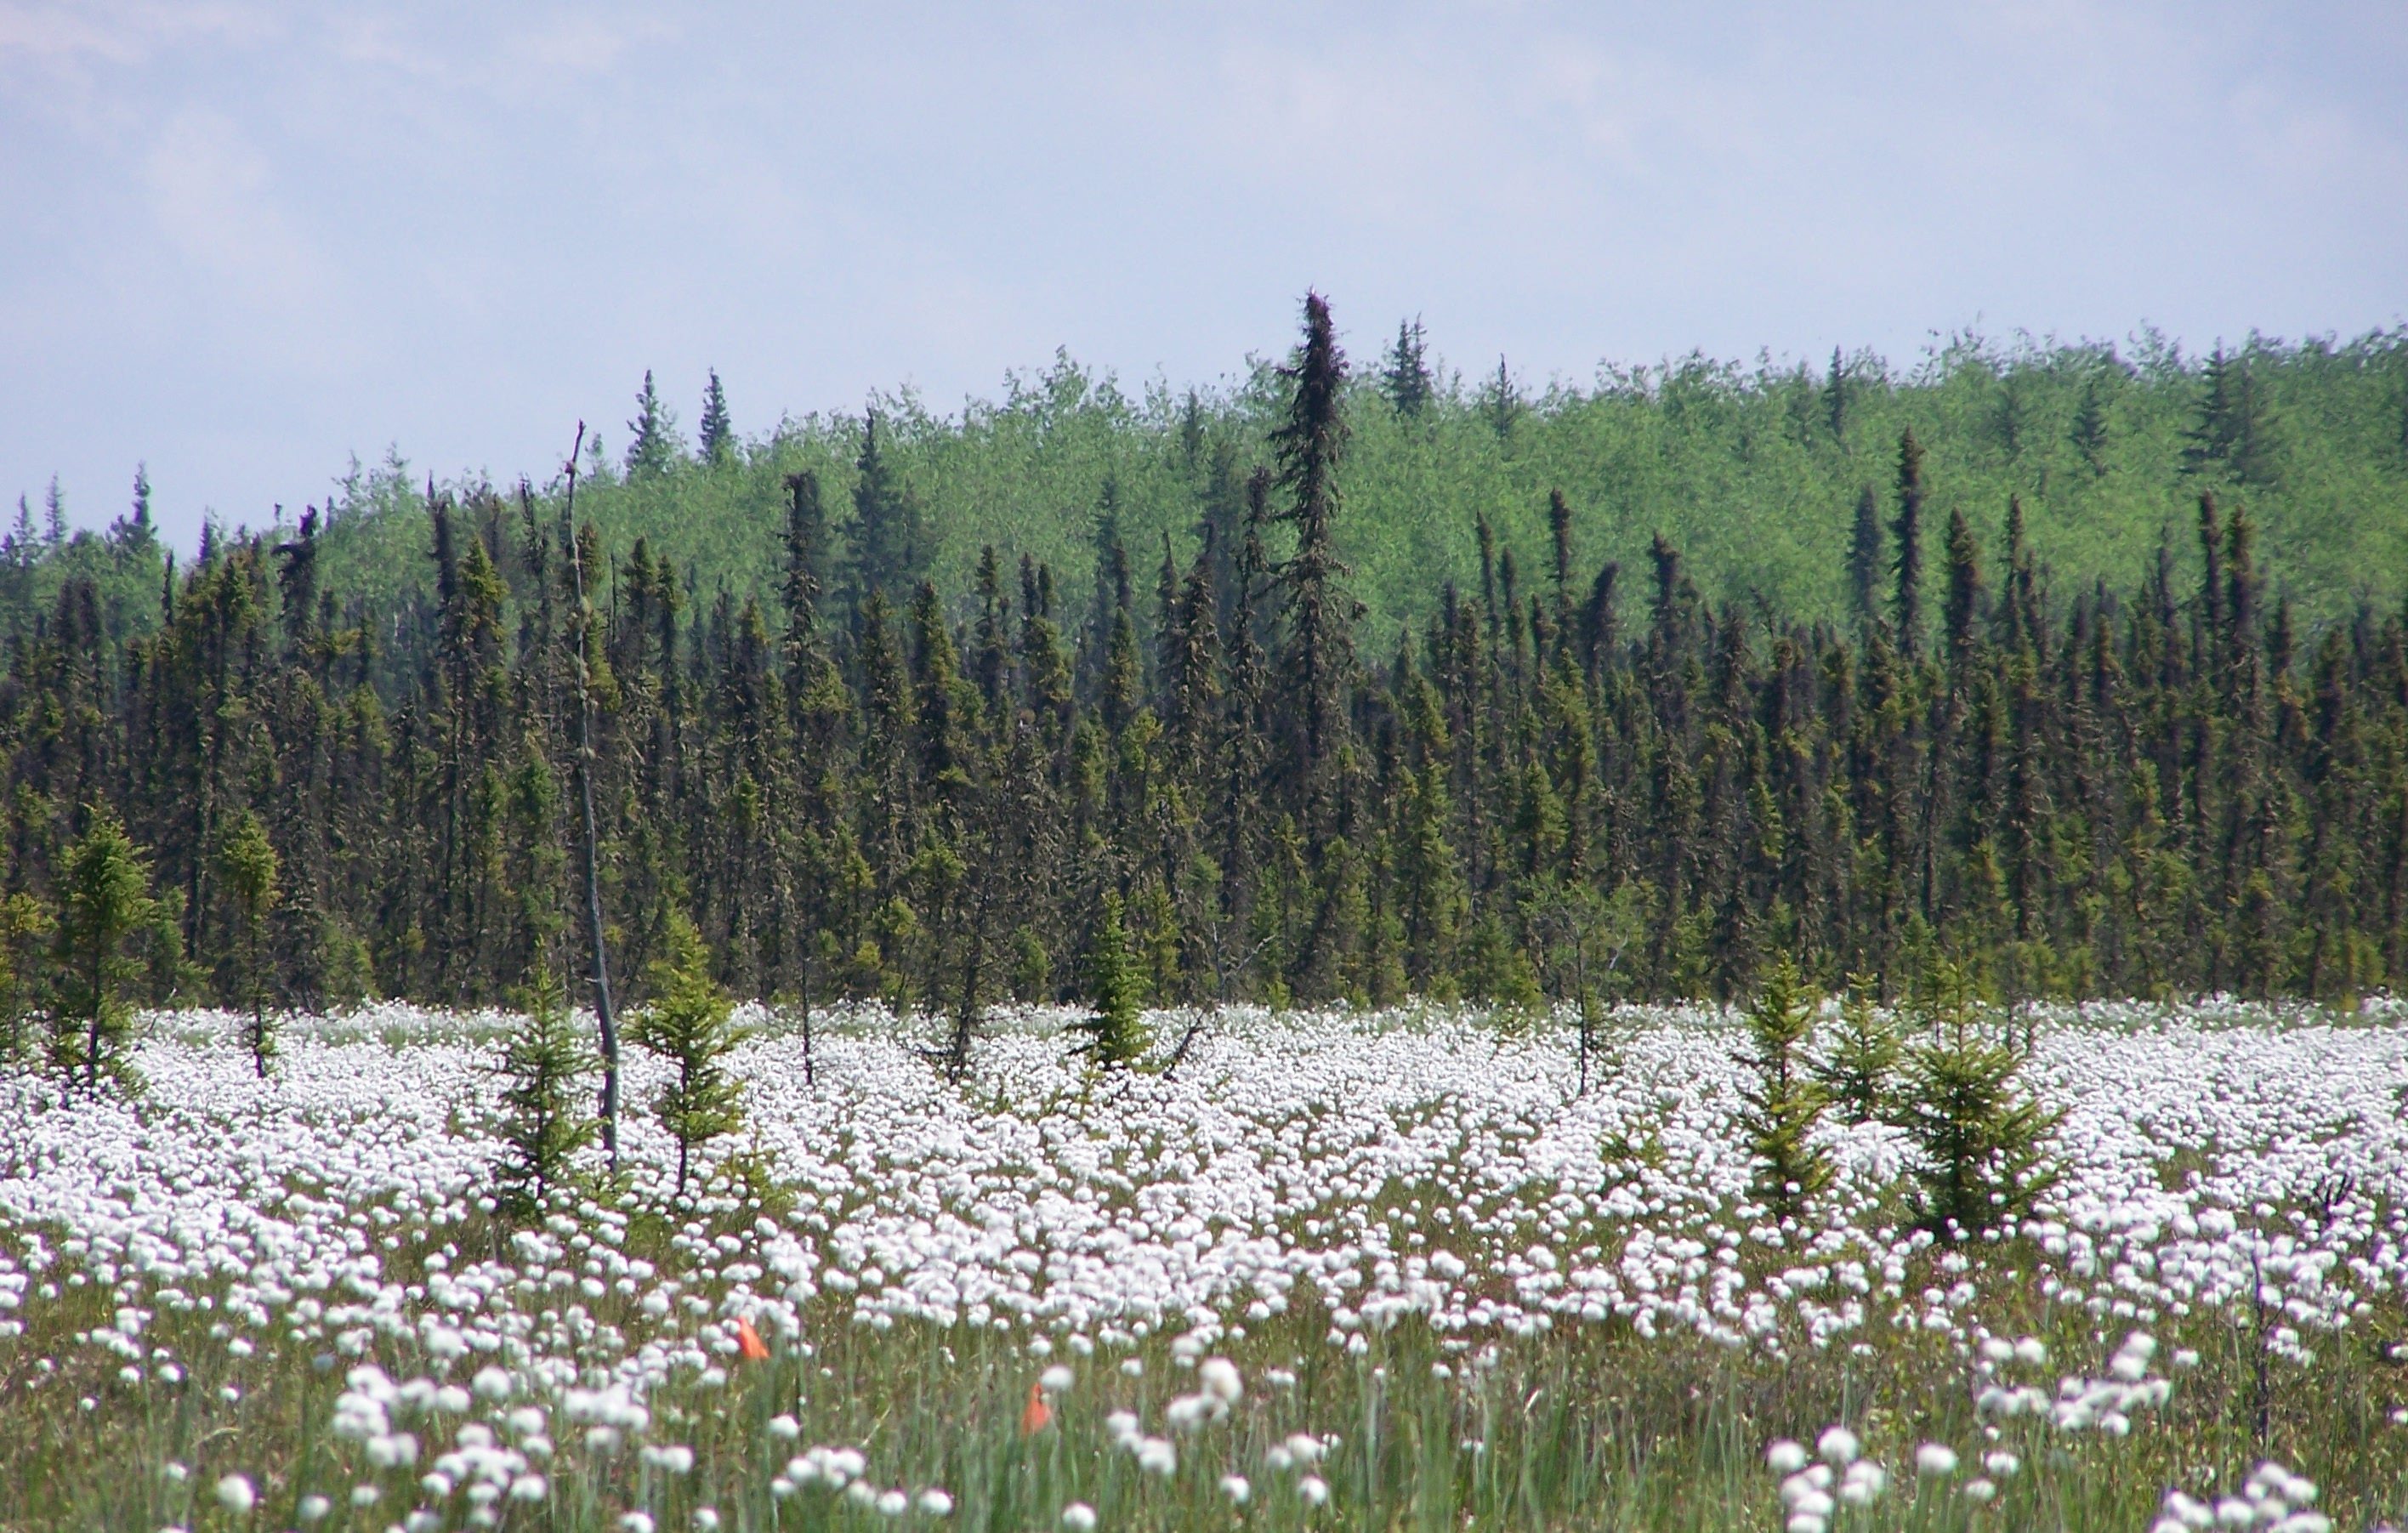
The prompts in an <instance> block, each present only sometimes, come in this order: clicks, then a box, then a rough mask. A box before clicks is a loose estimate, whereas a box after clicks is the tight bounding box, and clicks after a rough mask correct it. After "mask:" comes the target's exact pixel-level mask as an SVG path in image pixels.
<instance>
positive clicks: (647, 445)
mask: <svg viewBox="0 0 2408 1533" xmlns="http://www.w3.org/2000/svg"><path fill="white" fill-rule="evenodd" d="M627 436H628V441H627V475H628V477H629V478H630V479H640V478H644V477H647V476H655V475H660V474H665V473H667V472H668V470H669V469H670V467H671V466H674V465H675V464H676V463H677V461H678V458H679V457H680V456H681V453H682V451H683V449H682V448H681V446H680V444H679V442H678V437H677V415H676V413H675V412H674V411H672V410H671V409H670V408H668V406H667V405H666V404H663V403H662V402H661V394H660V391H659V390H658V389H656V388H654V387H653V386H652V369H651V368H649V367H647V368H645V369H644V387H643V389H642V390H641V392H639V393H638V394H637V395H636V418H635V419H634V420H632V421H630V422H628V423H627Z"/></svg>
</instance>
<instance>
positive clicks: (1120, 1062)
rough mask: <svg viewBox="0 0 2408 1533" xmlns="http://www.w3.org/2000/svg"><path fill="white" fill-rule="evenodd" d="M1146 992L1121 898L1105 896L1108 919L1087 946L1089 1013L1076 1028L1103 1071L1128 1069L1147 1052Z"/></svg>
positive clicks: (1086, 1050)
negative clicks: (1142, 1012)
mask: <svg viewBox="0 0 2408 1533" xmlns="http://www.w3.org/2000/svg"><path fill="white" fill-rule="evenodd" d="M1142 1004H1143V1002H1142V990H1141V987H1140V980H1139V978H1138V969H1137V963H1136V960H1135V959H1134V958H1133V957H1132V956H1131V955H1130V953H1129V935H1128V930H1127V928H1126V927H1125V926H1124V925H1123V924H1121V896H1120V895H1116V894H1106V895H1104V906H1103V915H1102V918H1101V919H1100V920H1099V921H1097V924H1096V929H1095V933H1094V935H1093V936H1092V937H1090V938H1088V942H1087V1006H1088V1011H1087V1014H1086V1015H1085V1016H1083V1017H1082V1018H1080V1019H1079V1021H1078V1022H1077V1023H1076V1024H1074V1025H1075V1026H1076V1027H1077V1029H1078V1030H1079V1032H1080V1033H1081V1034H1082V1035H1083V1041H1082V1042H1081V1043H1080V1045H1079V1051H1080V1052H1081V1053H1084V1054H1085V1055H1086V1056H1087V1058H1088V1060H1089V1062H1090V1063H1092V1064H1094V1065H1095V1066H1096V1067H1097V1068H1099V1069H1106V1070H1114V1069H1125V1068H1127V1067H1129V1066H1131V1065H1134V1064H1136V1063H1137V1060H1138V1056H1139V1055H1140V1054H1141V1053H1144V1052H1145V1044H1146V1039H1145V1024H1144V1023H1143V1022H1142V1021H1141V1020H1140V1009H1141V1006H1142Z"/></svg>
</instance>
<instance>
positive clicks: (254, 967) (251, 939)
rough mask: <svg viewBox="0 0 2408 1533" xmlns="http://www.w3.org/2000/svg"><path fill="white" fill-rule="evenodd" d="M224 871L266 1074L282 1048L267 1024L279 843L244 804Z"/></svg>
mask: <svg viewBox="0 0 2408 1533" xmlns="http://www.w3.org/2000/svg"><path fill="white" fill-rule="evenodd" d="M218 871H219V874H220V876H221V877H222V878H223V879H224V881H225V885H226V891H227V893H229V894H230V895H233V896H234V904H235V913H236V916H237V918H238V919H239V920H240V922H241V925H242V955H241V956H242V988H243V1001H244V1003H245V1004H246V1005H247V1006H249V1007H250V1009H251V1036H250V1039H249V1041H250V1044H251V1067H252V1068H254V1069H256V1070H257V1071H258V1072H259V1074H260V1077H261V1078H262V1079H263V1080H264V1079H265V1078H266V1075H267V1062H268V1060H269V1059H270V1058H272V1057H274V1055H275V1053H276V1039H275V1036H274V1034H273V1033H272V1032H271V1031H270V1030H269V1028H268V1025H267V1001H266V992H267V986H266V977H265V969H266V966H265V964H264V963H263V962H262V958H263V956H264V953H265V948H266V946H267V918H268V916H269V914H270V913H271V912H273V911H274V910H275V909H276V902H277V899H278V898H279V890H278V889H277V886H276V876H277V862H276V848H275V847H274V846H273V845H272V844H270V843H269V841H268V839H267V828H266V827H265V825H262V824H260V823H259V816H258V815H256V814H254V813H252V812H251V810H250V809H244V810H243V811H242V813H241V814H240V815H239V816H237V817H236V819H235V821H234V823H233V824H232V825H231V826H230V827H229V828H228V829H227V831H226V834H225V838H224V840H223V842H222V844H221V845H220V846H219V848H218Z"/></svg>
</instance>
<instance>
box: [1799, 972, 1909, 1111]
mask: <svg viewBox="0 0 2408 1533" xmlns="http://www.w3.org/2000/svg"><path fill="white" fill-rule="evenodd" d="M1900 1048H1901V1044H1900V1042H1899V1036H1898V1029H1897V1028H1896V1027H1894V1026H1892V1025H1891V1024H1890V1023H1889V1022H1888V1020H1887V1019H1886V1018H1885V1017H1884V1016H1883V1015H1882V1014H1881V1011H1880V1009H1879V1008H1878V1007H1877V1006H1875V1004H1874V1001H1873V994H1872V990H1871V983H1870V981H1865V980H1863V979H1861V978H1852V979H1851V981H1850V983H1849V987H1848V995H1847V998H1846V999H1845V1000H1844V1001H1842V1003H1841V1006H1840V1025H1839V1027H1838V1028H1837V1029H1836V1030H1835V1032H1834V1033H1833V1035H1832V1038H1831V1043H1830V1047H1829V1048H1828V1050H1827V1051H1826V1052H1825V1054H1824V1058H1823V1064H1822V1067H1821V1068H1820V1069H1818V1070H1817V1071H1816V1072H1815V1077H1816V1079H1817V1080H1819V1081H1820V1082H1822V1085H1823V1092H1824V1095H1825V1096H1828V1098H1829V1099H1830V1103H1831V1105H1832V1106H1833V1107H1835V1108H1837V1109H1838V1110H1840V1115H1841V1116H1842V1117H1843V1118H1845V1119H1847V1121H1848V1122H1850V1123H1852V1124H1865V1123H1875V1122H1880V1121H1883V1120H1885V1119H1886V1118H1887V1117H1888V1116H1889V1114H1890V1112H1891V1111H1892V1110H1893V1099H1894V1097H1895V1096H1896V1093H1897V1088H1898V1064H1899V1050H1900Z"/></svg>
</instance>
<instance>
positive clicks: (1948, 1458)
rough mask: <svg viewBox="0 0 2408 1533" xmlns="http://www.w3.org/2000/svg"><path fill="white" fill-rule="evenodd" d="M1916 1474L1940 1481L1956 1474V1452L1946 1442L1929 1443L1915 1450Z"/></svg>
mask: <svg viewBox="0 0 2408 1533" xmlns="http://www.w3.org/2000/svg"><path fill="white" fill-rule="evenodd" d="M1914 1472H1915V1473H1917V1474H1919V1475H1922V1476H1924V1477H1925V1478H1926V1479H1930V1480H1939V1479H1942V1478H1945V1477H1946V1476H1948V1475H1952V1474H1955V1473H1956V1472H1957V1450H1956V1449H1954V1448H1951V1447H1949V1446H1948V1445H1947V1444H1946V1443H1944V1442H1927V1443H1925V1444H1924V1445H1923V1446H1922V1447H1920V1448H1917V1449H1916V1450H1914Z"/></svg>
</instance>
